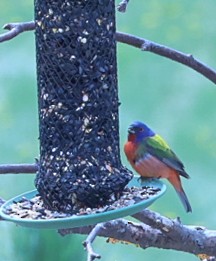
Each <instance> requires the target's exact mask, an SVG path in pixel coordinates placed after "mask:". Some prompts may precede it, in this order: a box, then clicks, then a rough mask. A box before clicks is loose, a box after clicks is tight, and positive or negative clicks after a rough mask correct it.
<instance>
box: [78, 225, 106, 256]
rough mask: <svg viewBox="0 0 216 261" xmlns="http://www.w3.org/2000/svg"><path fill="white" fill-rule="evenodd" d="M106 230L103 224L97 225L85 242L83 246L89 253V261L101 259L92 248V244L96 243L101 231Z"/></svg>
mask: <svg viewBox="0 0 216 261" xmlns="http://www.w3.org/2000/svg"><path fill="white" fill-rule="evenodd" d="M102 229H104V226H103V223H99V224H97V225H96V226H95V227H94V228H93V229H92V231H91V232H90V233H89V235H88V237H87V238H86V240H85V241H84V242H83V246H84V247H85V249H86V251H87V253H88V259H87V260H88V261H94V260H95V259H96V258H98V259H100V258H101V256H100V255H99V254H97V253H95V252H94V250H93V248H92V243H93V242H94V240H95V238H96V237H97V235H98V234H99V233H100V232H101V230H102Z"/></svg>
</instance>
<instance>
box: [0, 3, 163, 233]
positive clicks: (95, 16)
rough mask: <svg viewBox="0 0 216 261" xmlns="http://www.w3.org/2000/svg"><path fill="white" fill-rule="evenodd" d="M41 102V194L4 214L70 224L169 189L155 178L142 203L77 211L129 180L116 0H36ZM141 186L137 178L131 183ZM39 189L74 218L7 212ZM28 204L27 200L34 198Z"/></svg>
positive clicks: (114, 214) (130, 210) (119, 213)
mask: <svg viewBox="0 0 216 261" xmlns="http://www.w3.org/2000/svg"><path fill="white" fill-rule="evenodd" d="M35 21H36V32H35V36H36V61H37V82H38V106H39V140H40V159H39V164H38V165H39V170H38V173H37V176H36V179H35V185H36V188H37V191H32V192H28V193H25V194H23V195H21V196H18V197H16V198H14V199H12V200H10V201H8V202H6V203H5V204H4V205H3V206H2V207H1V210H0V215H1V216H2V218H4V219H6V220H9V221H14V222H16V223H17V224H20V225H24V226H32V227H37V228H55V229H57V228H66V227H74V226H83V225H89V224H95V223H98V222H103V221H107V220H110V219H115V218H118V217H123V216H126V215H131V214H134V213H136V212H138V211H140V210H141V209H143V208H145V207H147V206H149V205H150V204H151V203H152V202H153V201H154V200H155V199H156V198H158V197H159V196H161V195H162V194H163V193H164V191H165V186H164V185H163V184H162V183H161V182H160V181H158V180H155V181H148V182H147V183H146V184H145V186H149V187H153V188H156V190H157V192H158V193H157V195H153V196H152V195H150V194H149V197H148V198H146V200H145V201H144V202H138V203H137V204H135V205H132V206H129V205H128V206H126V207H125V208H124V207H123V208H121V209H119V210H118V209H116V210H110V211H104V213H94V214H90V215H85V216H79V217H76V216H73V214H75V213H77V211H78V209H79V208H80V206H87V207H90V208H97V207H98V206H104V205H106V204H107V203H109V202H110V201H112V202H115V200H117V199H118V198H119V195H120V194H121V193H122V191H123V190H124V189H125V187H126V185H127V184H128V183H129V182H130V181H131V179H132V177H133V175H132V173H131V172H130V171H129V170H128V169H127V168H125V167H124V166H122V163H121V160H120V149H119V114H118V108H119V105H120V103H119V99H118V86H117V63H116V41H115V32H116V27H115V3H114V0H82V1H68V0H53V1H44V0H35ZM134 185H135V186H138V187H142V186H143V185H140V183H139V182H138V181H137V179H133V180H132V181H131V183H130V184H129V187H131V186H134ZM37 193H39V195H40V196H41V198H42V200H43V202H44V204H45V206H46V208H47V209H49V210H51V211H59V212H62V213H66V214H68V215H71V216H66V217H64V218H57V219H56V218H55V219H53V220H40V219H36V220H26V219H25V218H22V217H20V218H14V217H11V216H8V215H7V210H8V208H10V206H11V204H12V203H13V202H17V201H19V200H21V201H22V200H23V197H25V198H27V203H25V202H24V203H25V204H27V206H26V208H28V207H29V204H32V201H31V198H32V197H34V196H35V195H36V194H37ZM29 202H30V203H29Z"/></svg>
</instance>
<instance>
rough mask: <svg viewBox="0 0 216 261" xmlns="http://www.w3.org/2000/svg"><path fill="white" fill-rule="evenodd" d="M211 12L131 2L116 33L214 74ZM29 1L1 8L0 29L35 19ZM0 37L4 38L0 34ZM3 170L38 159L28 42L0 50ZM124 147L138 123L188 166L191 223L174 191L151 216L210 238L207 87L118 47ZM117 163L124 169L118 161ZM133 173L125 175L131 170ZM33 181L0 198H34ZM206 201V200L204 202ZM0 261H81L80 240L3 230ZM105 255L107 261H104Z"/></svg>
mask: <svg viewBox="0 0 216 261" xmlns="http://www.w3.org/2000/svg"><path fill="white" fill-rule="evenodd" d="M215 9H216V2H215V1H214V0H207V1H187V0H182V1H171V0H164V1H158V0H151V1H130V4H129V6H128V11H127V12H126V13H125V14H119V13H118V14H117V28H118V30H120V31H124V32H128V33H131V34H135V35H138V36H140V37H144V38H146V39H149V40H152V41H155V42H158V43H160V44H164V45H167V46H170V47H172V48H176V49H178V50H180V51H183V52H186V53H192V54H193V55H194V56H195V57H197V58H198V59H199V60H201V61H203V62H205V63H206V64H208V65H209V66H211V67H213V68H216V59H215V46H216V35H215V28H216V19H215ZM33 10H34V9H33V3H32V2H31V1H28V0H19V3H18V4H17V3H15V1H12V0H8V1H6V0H1V2H0V25H4V24H5V23H7V22H16V21H27V20H32V19H33V16H34V15H33ZM0 33H3V30H0ZM0 61H1V62H0V119H1V124H0V163H19V162H33V161H34V158H35V157H38V115H37V92H36V71H35V45H34V34H33V33H31V32H28V33H23V34H22V35H20V36H18V37H17V38H15V39H13V40H12V41H9V42H5V43H2V44H1V45H0ZM118 74H119V96H120V101H121V106H120V126H121V129H120V134H121V147H122V146H123V143H124V142H125V139H126V135H127V131H126V130H127V127H128V125H129V124H130V123H131V122H132V121H133V120H136V119H139V120H142V121H145V122H146V123H148V124H149V125H150V126H151V127H152V128H153V129H154V130H156V131H158V132H159V133H160V134H161V135H162V136H163V137H164V138H165V139H166V140H167V141H168V143H169V144H170V145H171V147H172V148H173V149H174V151H175V152H176V153H177V154H178V155H179V157H180V158H181V159H182V161H183V162H184V163H185V166H186V170H187V171H188V173H189V174H190V175H191V180H189V181H187V180H186V181H184V187H185V191H186V192H187V194H188V197H189V198H190V201H191V204H192V207H193V213H192V214H185V213H184V210H183V208H182V206H181V203H180V202H179V199H178V198H177V196H176V194H175V192H174V190H173V189H172V188H171V187H170V186H169V185H168V190H167V193H166V194H165V196H164V197H163V198H161V199H159V200H158V201H157V202H156V203H155V204H154V205H153V206H152V207H151V209H153V210H155V211H158V212H160V213H162V214H164V215H167V216H169V217H176V216H180V217H181V219H182V222H183V223H186V224H194V225H196V224H199V225H204V226H206V227H208V228H215V219H216V209H215V208H214V207H213V206H214V204H215V203H214V201H215V198H216V197H215V187H214V184H215V176H214V175H215V173H214V172H215V160H216V137H215V136H216V134H215V129H216V108H215V107H216V105H215V104H216V103H215V99H216V89H215V86H214V84H213V83H211V82H210V81H208V80H207V79H205V78H204V77H202V76H201V75H199V74H198V73H196V72H194V71H192V70H191V69H189V68H187V67H186V66H183V65H180V64H177V63H175V62H173V61H170V60H168V59H165V58H162V57H159V56H156V55H154V54H151V53H147V52H141V51H139V50H137V49H135V48H133V47H129V46H127V45H123V44H119V45H118ZM122 161H123V163H124V164H125V165H127V166H128V167H129V165H128V163H127V161H126V159H125V156H124V155H123V154H122ZM129 168H130V167H129ZM33 176H34V175H27V176H26V175H19V176H18V175H6V176H3V175H2V176H1V184H0V195H1V196H2V197H4V198H10V197H12V196H15V195H17V194H19V193H22V192H24V191H27V190H31V189H33V188H34V177H33ZM206 191H208V193H206ZM0 231H1V236H2V239H3V240H2V247H1V252H0V260H2V261H14V260H16V261H29V260H31V261H34V260H41V261H45V260H53V261H57V260H61V261H69V260H79V261H82V260H86V255H85V252H84V251H83V248H82V244H81V242H82V240H83V239H84V237H83V236H77V235H71V236H67V237H64V238H62V237H60V236H59V235H58V234H57V233H56V232H55V231H51V230H30V229H23V228H21V227H16V226H14V225H12V224H9V223H4V222H2V223H1V224H0ZM95 250H96V251H98V252H100V253H101V254H102V260H104V261H109V260H111V259H112V260H113V261H121V260H131V259H133V258H136V260H137V261H138V260H143V259H145V260H148V261H151V260H152V261H153V260H155V259H158V258H160V260H173V259H175V260H176V261H178V260H185V261H193V260H197V258H196V257H195V256H192V255H190V254H186V253H179V252H176V251H167V250H159V249H147V250H145V251H144V250H142V249H139V248H136V247H134V246H131V245H121V244H115V245H112V244H106V243H105V240H104V239H97V240H96V243H95ZM111 253H112V258H111V257H110V255H111Z"/></svg>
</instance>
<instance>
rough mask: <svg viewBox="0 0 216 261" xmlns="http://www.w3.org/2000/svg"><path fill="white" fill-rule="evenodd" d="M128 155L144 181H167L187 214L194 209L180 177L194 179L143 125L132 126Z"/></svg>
mask: <svg viewBox="0 0 216 261" xmlns="http://www.w3.org/2000/svg"><path fill="white" fill-rule="evenodd" d="M124 151H125V154H126V156H127V159H128V161H129V162H130V164H131V166H132V167H133V168H134V169H135V170H136V172H138V173H139V174H140V175H141V177H147V178H167V179H168V180H169V182H170V183H171V184H172V185H173V187H174V188H175V190H176V192H177V194H178V195H179V197H180V199H181V202H182V203H183V205H184V208H185V210H186V211H187V212H192V208H191V205H190V203H189V201H188V198H187V196H186V194H185V192H184V190H183V187H182V184H181V180H180V176H182V177H185V178H187V179H188V178H190V177H189V175H188V174H187V173H186V172H185V170H184V165H183V163H182V162H181V161H180V159H179V158H178V157H177V156H176V154H175V153H174V152H173V151H172V150H171V149H170V147H169V145H168V144H167V143H166V141H165V140H164V139H163V138H162V137H161V136H159V135H158V134H156V133H155V132H154V131H152V130H151V129H150V128H149V127H148V126H147V125H145V124H144V123H142V122H139V121H135V122H134V123H132V124H131V125H130V126H129V129H128V141H127V142H126V144H125V145H124Z"/></svg>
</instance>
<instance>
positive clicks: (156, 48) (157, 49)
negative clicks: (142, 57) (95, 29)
mask: <svg viewBox="0 0 216 261" xmlns="http://www.w3.org/2000/svg"><path fill="white" fill-rule="evenodd" d="M116 40H117V41H118V42H121V43H125V44H128V45H132V46H134V47H136V48H139V49H141V50H143V51H148V52H151V53H154V54H158V55H160V56H163V57H166V58H169V59H171V60H173V61H176V62H179V63H182V64H184V65H186V66H188V67H190V68H192V69H194V70H195V71H197V72H199V73H200V74H202V75H203V76H205V77H206V78H207V79H209V80H210V81H212V82H213V83H215V84H216V71H215V70H213V69H212V68H210V67H208V66H207V65H206V64H204V63H202V62H201V61H199V60H197V59H195V58H194V57H193V55H191V54H185V53H182V52H180V51H177V50H175V49H172V48H170V47H167V46H164V45H161V44H158V43H155V42H152V41H149V40H147V39H144V38H140V37H137V36H134V35H131V34H125V33H121V32H117V33H116Z"/></svg>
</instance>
